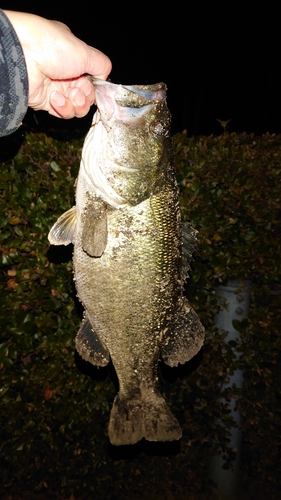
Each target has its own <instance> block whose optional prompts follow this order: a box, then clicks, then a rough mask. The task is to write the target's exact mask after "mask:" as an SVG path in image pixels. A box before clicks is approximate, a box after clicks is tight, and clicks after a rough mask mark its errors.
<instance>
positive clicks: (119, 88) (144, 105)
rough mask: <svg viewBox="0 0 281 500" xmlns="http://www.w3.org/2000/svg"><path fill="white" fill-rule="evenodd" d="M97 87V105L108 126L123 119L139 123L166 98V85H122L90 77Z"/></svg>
mask: <svg viewBox="0 0 281 500" xmlns="http://www.w3.org/2000/svg"><path fill="white" fill-rule="evenodd" d="M89 79H90V81H91V82H92V83H93V85H94V87H95V94H96V102H97V107H98V109H99V110H100V112H101V115H102V121H103V123H104V125H105V126H106V127H110V122H115V121H122V122H123V123H126V124H130V125H133V124H135V125H137V124H138V123H139V121H140V120H142V119H143V117H144V116H145V115H146V114H147V113H148V112H149V111H150V110H151V109H152V108H153V107H154V106H156V104H158V103H159V102H161V101H163V100H165V98H166V85H165V84H164V83H156V84H153V85H120V84H115V83H111V82H108V81H104V80H100V79H97V78H92V77H89Z"/></svg>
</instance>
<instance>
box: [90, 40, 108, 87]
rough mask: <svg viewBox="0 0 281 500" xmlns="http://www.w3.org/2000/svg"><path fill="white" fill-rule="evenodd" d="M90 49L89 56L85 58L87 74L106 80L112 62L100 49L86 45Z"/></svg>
mask: <svg viewBox="0 0 281 500" xmlns="http://www.w3.org/2000/svg"><path fill="white" fill-rule="evenodd" d="M88 48H89V49H90V51H91V52H90V53H89V54H90V56H91V57H89V58H88V60H87V63H88V64H87V69H86V72H87V73H88V74H89V75H93V76H95V77H97V78H100V79H101V80H106V79H107V77H108V75H109V73H110V72H111V69H112V64H111V61H110V59H109V57H107V56H106V55H105V54H103V53H102V52H100V50H98V49H95V48H93V47H88Z"/></svg>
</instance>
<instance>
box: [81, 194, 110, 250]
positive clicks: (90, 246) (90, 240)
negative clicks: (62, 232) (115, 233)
mask: <svg viewBox="0 0 281 500" xmlns="http://www.w3.org/2000/svg"><path fill="white" fill-rule="evenodd" d="M106 243H107V212H106V204H105V203H104V201H103V200H93V199H89V202H88V203H87V207H86V210H85V212H84V214H83V231H82V248H83V250H84V252H86V253H87V254H88V255H90V257H101V255H102V254H103V252H104V250H105V247H106Z"/></svg>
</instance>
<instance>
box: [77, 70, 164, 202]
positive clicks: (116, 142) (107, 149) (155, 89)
mask: <svg viewBox="0 0 281 500" xmlns="http://www.w3.org/2000/svg"><path fill="white" fill-rule="evenodd" d="M93 84H94V86H95V95H96V103H97V108H98V109H97V112H96V114H95V116H94V119H93V128H92V131H91V130H90V132H89V134H88V135H89V137H88V138H87V139H86V141H85V145H84V149H85V150H86V149H87V151H89V150H90V149H92V150H95V152H94V154H93V155H92V160H91V161H90V158H88V161H86V157H87V154H84V157H85V161H84V164H85V168H86V169H87V173H88V176H89V177H90V178H91V179H92V180H93V183H94V185H95V187H96V188H97V189H98V190H99V191H100V193H103V195H102V197H104V199H105V201H107V203H109V204H110V205H112V206H115V207H116V206H119V207H122V206H124V205H126V204H127V205H136V204H138V203H140V202H142V201H144V200H145V199H147V198H148V197H149V196H151V195H152V194H155V193H156V192H157V191H158V190H159V189H161V187H162V186H163V183H164V182H165V180H166V175H167V162H169V161H171V140H170V122H171V116H170V112H169V110H168V107H167V104H166V85H165V84H164V83H157V84H155V85H129V86H127V85H117V84H113V83H111V82H105V81H102V80H97V79H93ZM87 151H85V153H87ZM88 156H89V155H88ZM93 157H94V158H93ZM82 158H83V153H82ZM93 159H94V161H93ZM112 190H113V192H114V193H115V195H114V194H113V192H112ZM118 200H119V201H118Z"/></svg>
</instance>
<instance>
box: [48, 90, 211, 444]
mask: <svg viewBox="0 0 281 500" xmlns="http://www.w3.org/2000/svg"><path fill="white" fill-rule="evenodd" d="M93 83H94V85H95V93H96V100H97V107H98V110H97V112H96V114H95V116H94V119H93V125H92V127H91V129H90V131H89V133H88V135H87V137H86V139H85V143H84V147H83V151H82V159H81V165H80V171H79V176H78V181H77V189H76V207H73V208H72V209H70V210H69V211H68V212H67V213H66V214H63V215H62V216H61V217H60V218H59V219H58V221H57V222H56V224H55V225H54V226H53V228H52V229H51V231H50V233H49V240H50V242H51V243H52V244H68V243H69V242H73V243H74V253H73V265H74V279H75V285H76V289H77V294H78V297H79V299H80V301H81V302H82V304H83V305H84V308H85V317H84V320H83V323H82V326H81V328H80V330H79V332H78V334H77V337H76V348H77V351H78V352H79V354H80V355H81V356H82V357H83V358H84V359H86V360H87V361H89V362H91V363H92V364H94V365H97V366H105V365H106V364H107V363H108V362H109V360H110V359H111V360H112V362H113V365H114V367H115V370H116V373H117V376H118V380H119V392H118V394H117V396H116V398H115V401H114V403H113V407H112V410H111V416H110V422H109V439H110V442H111V443H112V444H113V445H117V446H118V445H126V444H134V443H136V442H137V441H139V440H140V439H142V438H145V439H147V440H149V441H170V440H175V439H180V437H181V429H180V426H179V423H178V421H177V420H176V418H175V417H174V416H173V415H172V413H171V412H170V410H169V408H168V405H167V403H166V401H165V400H164V398H163V397H162V396H161V394H160V392H159V389H158V376H157V368H158V362H159V358H160V357H161V358H162V360H163V361H164V362H165V363H167V364H168V365H170V366H177V365H178V364H179V363H182V364H183V363H185V362H186V361H188V360H189V359H190V358H192V357H193V356H194V355H195V354H196V353H197V352H198V350H199V349H200V348H201V346H202V343H203V339H204V329H203V327H202V325H201V322H200V320H199V318H198V317H197V315H196V313H195V311H194V310H193V309H192V307H191V306H190V305H189V303H188V301H187V299H186V298H185V297H184V294H183V288H184V282H185V279H186V276H187V272H188V269H189V261H190V259H191V254H192V251H193V246H194V244H195V242H196V235H195V231H194V230H193V229H192V228H191V227H190V226H188V225H187V226H186V227H184V228H183V226H182V223H181V217H180V208H179V201H178V189H177V184H176V179H175V174H174V166H173V155H172V145H171V139H170V133H169V130H170V113H169V110H168V108H167V105H166V86H165V85H164V84H162V83H160V84H156V85H147V86H140V85H138V86H137V85H136V86H123V85H115V84H112V83H109V82H102V81H99V80H95V81H93ZM183 243H184V246H183ZM183 248H184V252H183ZM183 254H184V255H183Z"/></svg>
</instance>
